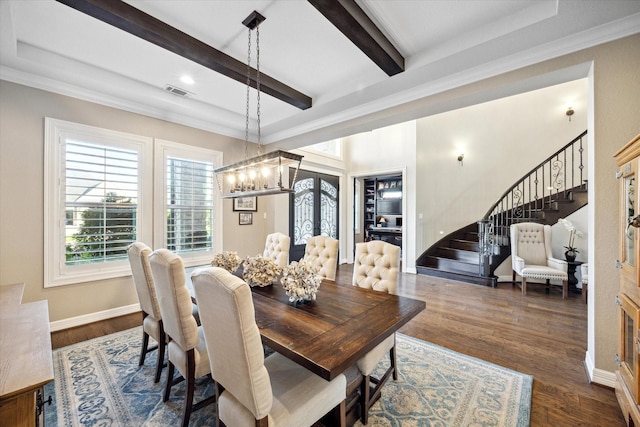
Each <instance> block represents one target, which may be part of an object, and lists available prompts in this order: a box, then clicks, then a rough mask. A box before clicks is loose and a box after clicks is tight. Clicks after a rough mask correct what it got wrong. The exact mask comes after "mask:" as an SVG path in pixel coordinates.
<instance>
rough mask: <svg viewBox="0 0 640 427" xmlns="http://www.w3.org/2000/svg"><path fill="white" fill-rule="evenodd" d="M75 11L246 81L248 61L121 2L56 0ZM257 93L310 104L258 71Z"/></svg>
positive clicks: (300, 105)
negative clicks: (245, 62)
mask: <svg viewBox="0 0 640 427" xmlns="http://www.w3.org/2000/svg"><path fill="white" fill-rule="evenodd" d="M57 1H58V2H60V3H63V4H65V5H67V6H69V7H71V8H73V9H75V10H78V11H80V12H82V13H85V14H87V15H89V16H92V17H94V18H96V19H99V20H100V21H103V22H106V23H107V24H110V25H113V26H114V27H117V28H119V29H121V30H123V31H126V32H127V33H129V34H133V35H134V36H137V37H140V38H141V39H143V40H146V41H148V42H150V43H153V44H155V45H157V46H160V47H161V48H163V49H166V50H168V51H170V52H173V53H175V54H177V55H180V56H182V57H183V58H186V59H189V60H191V61H193V62H197V63H198V64H200V65H203V66H205V67H207V68H209V69H211V70H213V71H216V72H218V73H220V74H223V75H225V76H227V77H230V78H232V79H234V80H236V81H238V82H240V83H242V84H246V83H247V64H244V63H242V62H241V61H238V60H237V59H235V58H233V57H231V56H229V55H227V54H226V53H224V52H221V51H219V50H217V49H215V48H213V47H211V46H209V45H208V44H206V43H204V42H202V41H200V40H198V39H196V38H194V37H191V36H190V35H188V34H186V33H183V32H182V31H180V30H178V29H177V28H174V27H172V26H170V25H168V24H166V23H164V22H162V21H160V20H159V19H157V18H154V17H153V16H151V15H148V14H146V13H144V12H143V11H141V10H139V9H136V8H135V7H133V6H131V5H129V4H128V3H125V2H123V1H112V0H109V1H104V0H57ZM255 75H256V70H255V69H254V68H252V69H251V83H250V84H251V87H253V88H256V80H255ZM260 92H263V93H267V94H269V95H271V96H273V97H275V98H277V99H279V100H281V101H284V102H286V103H288V104H291V105H293V106H295V107H298V108H300V109H301V110H306V109H307V108H309V107H311V104H312V100H311V97H309V96H307V95H305V94H303V93H301V92H299V91H297V90H295V89H293V88H291V87H289V86H287V85H285V84H284V83H282V82H280V81H278V80H276V79H274V78H273V77H270V76H268V75H266V74H264V73H260Z"/></svg>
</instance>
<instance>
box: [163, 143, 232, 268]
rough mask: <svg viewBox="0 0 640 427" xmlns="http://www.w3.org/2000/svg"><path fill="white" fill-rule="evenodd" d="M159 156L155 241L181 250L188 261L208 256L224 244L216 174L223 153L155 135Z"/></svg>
mask: <svg viewBox="0 0 640 427" xmlns="http://www.w3.org/2000/svg"><path fill="white" fill-rule="evenodd" d="M155 157H156V159H155V165H156V166H155V173H156V186H155V191H156V206H155V212H156V215H155V218H156V220H155V222H154V230H156V231H155V236H154V241H155V242H156V244H158V245H159V246H160V247H166V248H167V249H169V250H171V251H173V252H176V253H178V254H180V256H181V257H182V258H183V260H184V261H185V264H188V265H198V264H202V263H208V262H210V261H211V257H212V253H211V251H212V250H213V248H214V247H221V244H222V227H221V226H218V227H217V228H216V225H217V224H218V223H220V221H217V222H216V218H221V213H220V212H221V207H220V206H218V205H221V204H220V203H216V202H215V197H216V194H217V192H216V188H215V178H214V175H213V170H214V169H215V168H216V167H217V166H216V165H219V164H221V163H222V159H221V155H220V153H219V152H216V151H213V150H208V149H202V148H196V147H192V146H188V145H183V144H178V143H175V142H169V141H162V140H156V155H155ZM216 212H218V213H217V214H216Z"/></svg>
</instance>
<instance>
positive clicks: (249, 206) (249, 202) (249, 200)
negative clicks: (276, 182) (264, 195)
mask: <svg viewBox="0 0 640 427" xmlns="http://www.w3.org/2000/svg"><path fill="white" fill-rule="evenodd" d="M233 210H234V211H236V212H237V211H249V212H256V211H257V210H258V198H257V197H255V196H254V197H236V198H235V199H233Z"/></svg>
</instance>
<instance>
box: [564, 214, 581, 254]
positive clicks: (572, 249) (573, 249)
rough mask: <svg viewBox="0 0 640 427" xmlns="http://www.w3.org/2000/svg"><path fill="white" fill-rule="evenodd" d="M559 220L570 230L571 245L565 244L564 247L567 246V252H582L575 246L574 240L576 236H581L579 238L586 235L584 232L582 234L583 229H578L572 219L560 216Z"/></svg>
mask: <svg viewBox="0 0 640 427" xmlns="http://www.w3.org/2000/svg"><path fill="white" fill-rule="evenodd" d="M558 222H559V223H560V224H563V225H564V227H565V228H566V229H567V230H568V231H569V245H568V246H565V247H564V248H565V249H566V250H567V252H569V253H574V254H577V253H578V252H580V251H578V249H576V247H575V246H573V242H574V240H575V238H576V237H579V238H582V237H584V234H582V231H578V230H576V227H575V226H574V225H573V223H572V222H571V221H570V220H568V219H565V218H560V219H559V220H558Z"/></svg>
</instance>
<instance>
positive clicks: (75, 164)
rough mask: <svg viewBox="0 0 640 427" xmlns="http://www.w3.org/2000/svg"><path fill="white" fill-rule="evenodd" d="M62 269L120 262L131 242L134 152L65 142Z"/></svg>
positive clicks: (135, 170)
mask: <svg viewBox="0 0 640 427" xmlns="http://www.w3.org/2000/svg"><path fill="white" fill-rule="evenodd" d="M64 154H65V172H64V174H65V176H64V194H65V236H66V239H65V240H66V243H65V246H66V265H68V266H72V265H78V264H88V263H97V262H108V261H114V260H122V259H126V257H127V252H126V248H127V246H128V245H129V244H130V243H132V242H133V241H135V240H136V235H137V222H138V221H137V219H138V218H137V214H138V152H137V151H135V150H128V149H124V148H119V147H115V146H108V145H106V144H100V143H88V142H84V141H79V140H76V139H71V138H70V139H67V140H66V143H65V153H64Z"/></svg>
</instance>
